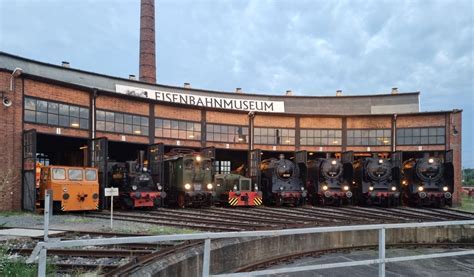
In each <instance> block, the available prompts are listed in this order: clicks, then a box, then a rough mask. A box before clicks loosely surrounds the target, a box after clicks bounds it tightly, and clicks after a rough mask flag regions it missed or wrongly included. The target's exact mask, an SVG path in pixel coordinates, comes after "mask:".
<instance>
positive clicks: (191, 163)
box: [163, 148, 215, 208]
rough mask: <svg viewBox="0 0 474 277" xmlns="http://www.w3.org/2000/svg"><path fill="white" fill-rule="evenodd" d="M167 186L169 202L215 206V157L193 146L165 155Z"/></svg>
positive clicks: (165, 185)
mask: <svg viewBox="0 0 474 277" xmlns="http://www.w3.org/2000/svg"><path fill="white" fill-rule="evenodd" d="M163 162H164V176H163V177H164V189H165V191H166V193H167V196H168V197H167V201H168V204H169V205H177V206H178V207H180V208H184V207H209V206H212V205H213V197H214V196H215V188H214V185H213V183H212V181H213V180H212V176H213V168H212V158H210V157H206V156H205V155H203V154H202V153H200V152H195V151H193V150H192V149H179V148H178V149H172V150H171V151H170V152H169V153H167V154H166V155H165V156H164V160H163Z"/></svg>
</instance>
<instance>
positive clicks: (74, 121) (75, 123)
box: [69, 117, 79, 128]
mask: <svg viewBox="0 0 474 277" xmlns="http://www.w3.org/2000/svg"><path fill="white" fill-rule="evenodd" d="M69 123H70V126H71V127H73V128H79V118H77V117H70V118H69Z"/></svg>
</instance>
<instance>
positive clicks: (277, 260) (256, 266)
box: [228, 243, 474, 273]
mask: <svg viewBox="0 0 474 277" xmlns="http://www.w3.org/2000/svg"><path fill="white" fill-rule="evenodd" d="M386 247H387V249H390V248H392V249H393V248H404V249H412V248H416V249H418V248H435V247H436V248H474V243H435V244H434V243H397V244H387V245H386ZM377 248H378V246H377V245H368V246H351V247H337V248H331V249H320V250H315V251H306V252H301V253H295V254H290V255H281V256H275V257H272V258H269V259H262V260H259V261H256V262H254V263H252V264H246V265H245V266H242V267H239V268H236V269H234V270H232V271H231V272H228V273H237V272H249V271H257V270H263V269H267V268H268V267H271V266H275V265H279V264H282V263H289V262H293V261H295V260H297V259H301V258H305V257H314V258H319V257H321V256H323V255H325V254H329V253H348V252H351V251H361V250H376V249H377Z"/></svg>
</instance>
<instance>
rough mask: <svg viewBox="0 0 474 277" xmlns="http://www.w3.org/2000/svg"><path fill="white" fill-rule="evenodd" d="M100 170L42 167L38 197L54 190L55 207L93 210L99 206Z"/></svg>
mask: <svg viewBox="0 0 474 277" xmlns="http://www.w3.org/2000/svg"><path fill="white" fill-rule="evenodd" d="M97 177H98V172H97V169H96V168H93V167H72V166H60V165H51V166H43V167H41V173H40V178H39V188H38V190H39V193H38V199H37V201H39V204H40V205H43V203H44V197H45V190H49V189H50V190H52V191H53V208H54V210H60V211H91V210H98V208H99V181H98V178H97Z"/></svg>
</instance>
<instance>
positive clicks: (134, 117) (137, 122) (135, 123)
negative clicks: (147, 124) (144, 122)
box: [133, 115, 141, 125]
mask: <svg viewBox="0 0 474 277" xmlns="http://www.w3.org/2000/svg"><path fill="white" fill-rule="evenodd" d="M140 122H141V119H140V116H136V115H134V116H133V125H140Z"/></svg>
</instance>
